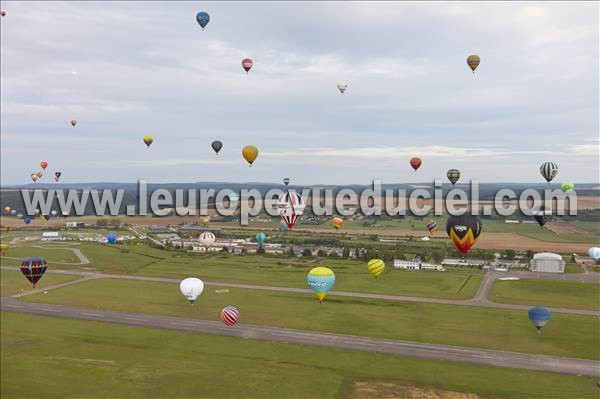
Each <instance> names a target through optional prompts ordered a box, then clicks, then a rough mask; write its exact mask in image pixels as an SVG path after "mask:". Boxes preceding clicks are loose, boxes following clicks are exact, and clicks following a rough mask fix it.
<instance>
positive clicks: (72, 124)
mask: <svg viewBox="0 0 600 399" xmlns="http://www.w3.org/2000/svg"><path fill="white" fill-rule="evenodd" d="M76 125H77V121H76V120H75V119H73V120H72V121H71V126H73V127H75V126H76Z"/></svg>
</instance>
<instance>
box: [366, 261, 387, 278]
mask: <svg viewBox="0 0 600 399" xmlns="http://www.w3.org/2000/svg"><path fill="white" fill-rule="evenodd" d="M367 267H368V269H369V273H371V274H372V275H373V277H375V278H377V277H379V276H381V274H382V273H383V271H384V270H385V263H384V262H383V261H382V260H381V259H371V260H370V261H369V263H368V265H367Z"/></svg>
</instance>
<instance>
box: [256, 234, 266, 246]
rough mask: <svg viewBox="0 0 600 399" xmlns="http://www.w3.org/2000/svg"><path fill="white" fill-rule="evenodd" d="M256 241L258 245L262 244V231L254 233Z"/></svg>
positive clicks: (263, 237) (263, 235)
mask: <svg viewBox="0 0 600 399" xmlns="http://www.w3.org/2000/svg"><path fill="white" fill-rule="evenodd" d="M256 242H257V243H258V245H263V242H265V233H263V232H262V231H261V232H260V233H258V234H257V235H256Z"/></svg>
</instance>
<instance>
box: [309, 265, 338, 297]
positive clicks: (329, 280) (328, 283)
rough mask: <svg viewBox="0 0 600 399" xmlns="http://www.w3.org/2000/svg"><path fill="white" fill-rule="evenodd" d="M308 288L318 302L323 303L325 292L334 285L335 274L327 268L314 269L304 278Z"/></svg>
mask: <svg viewBox="0 0 600 399" xmlns="http://www.w3.org/2000/svg"><path fill="white" fill-rule="evenodd" d="M306 281H307V282H308V288H310V289H311V290H312V292H314V294H315V296H316V297H317V299H318V300H319V302H323V299H325V296H327V292H329V290H330V289H331V288H333V284H334V283H335V274H334V273H333V270H331V269H329V268H327V267H315V268H314V269H312V270H311V271H310V272H308V275H307V276H306Z"/></svg>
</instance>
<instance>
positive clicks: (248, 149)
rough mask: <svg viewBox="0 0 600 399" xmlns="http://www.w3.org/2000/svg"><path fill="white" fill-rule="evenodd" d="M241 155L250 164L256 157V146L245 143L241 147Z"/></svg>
mask: <svg viewBox="0 0 600 399" xmlns="http://www.w3.org/2000/svg"><path fill="white" fill-rule="evenodd" d="M242 156H243V157H244V159H245V160H246V161H247V162H248V163H249V164H250V166H252V163H253V162H254V161H255V160H256V158H257V157H258V148H256V147H255V146H253V145H247V146H245V147H244V148H242Z"/></svg>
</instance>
